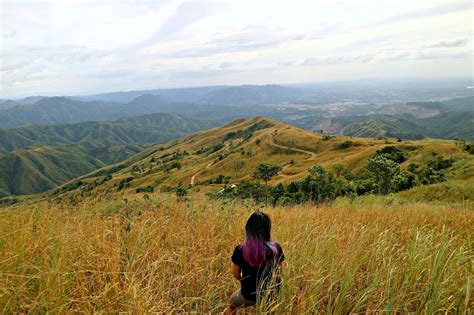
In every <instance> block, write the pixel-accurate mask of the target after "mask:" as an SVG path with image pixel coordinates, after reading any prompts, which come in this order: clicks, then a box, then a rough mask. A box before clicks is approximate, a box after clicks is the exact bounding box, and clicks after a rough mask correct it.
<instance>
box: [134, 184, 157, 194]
mask: <svg viewBox="0 0 474 315" xmlns="http://www.w3.org/2000/svg"><path fill="white" fill-rule="evenodd" d="M154 190H155V189H154V188H153V186H150V185H148V186H144V187H138V188H137V189H135V192H136V193H141V192H153V191H154Z"/></svg>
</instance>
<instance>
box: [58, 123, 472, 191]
mask: <svg viewBox="0 0 474 315" xmlns="http://www.w3.org/2000/svg"><path fill="white" fill-rule="evenodd" d="M386 147H388V149H386V150H388V151H387V152H391V151H390V150H392V151H395V152H403V159H402V160H400V161H399V163H400V167H401V169H402V170H407V169H409V168H413V167H414V166H413V165H415V166H416V167H422V166H424V165H434V166H433V167H435V168H436V167H437V166H436V165H437V164H436V163H441V162H442V163H447V164H446V165H447V166H443V167H445V168H446V167H447V170H446V171H443V172H444V175H443V176H446V180H447V182H446V183H444V184H443V185H448V186H449V185H451V183H454V182H456V181H459V180H462V181H463V182H464V183H466V187H472V179H473V177H474V163H473V162H474V156H473V155H472V154H469V153H468V152H466V151H465V150H463V148H462V147H459V145H458V144H457V143H456V142H455V141H451V140H434V139H424V140H416V141H413V140H408V141H407V140H406V141H401V142H399V141H397V139H394V138H386V139H374V138H355V137H347V136H336V137H335V136H326V135H321V134H316V133H313V132H310V131H307V130H303V129H299V128H296V127H294V126H291V125H287V124H284V123H282V122H279V121H275V120H271V119H268V118H264V117H261V116H258V117H255V118H252V119H239V120H235V121H233V122H231V123H228V124H226V125H223V126H221V127H219V128H214V129H212V130H208V131H202V132H198V133H195V134H192V135H189V136H186V137H184V138H181V139H178V140H175V141H173V142H170V143H168V144H166V145H157V146H151V147H149V148H147V149H146V150H144V151H142V152H140V153H139V154H137V155H135V156H133V157H131V158H129V159H127V160H125V161H123V162H121V163H118V164H115V165H113V166H108V167H105V168H103V169H100V170H98V171H95V172H93V173H91V174H88V175H85V176H83V177H81V178H80V179H76V180H75V181H73V182H70V183H68V184H66V185H64V186H62V188H59V189H58V190H57V191H56V193H55V194H62V192H65V191H67V192H68V193H67V194H72V195H74V194H75V193H76V192H77V193H79V194H80V195H81V196H90V195H99V196H100V195H101V194H102V193H106V194H114V193H118V194H135V193H137V192H138V193H139V192H153V191H154V192H174V191H176V189H177V187H179V186H183V187H188V188H189V189H190V194H193V195H194V194H196V195H202V194H203V193H211V192H216V191H218V190H220V189H222V188H223V187H225V185H226V184H227V185H230V184H233V183H235V184H240V183H244V182H248V181H252V180H254V178H253V174H254V171H255V169H256V167H257V166H258V165H259V164H260V163H262V162H266V163H272V164H276V165H279V166H280V167H281V172H280V173H279V174H278V175H277V176H275V177H274V178H272V180H271V181H270V184H271V185H277V184H280V183H282V184H285V185H289V184H291V183H293V182H295V181H299V180H303V179H304V178H306V176H307V175H308V169H309V168H311V167H312V166H315V165H320V166H322V167H324V168H326V169H328V170H332V169H333V167H334V165H335V164H342V165H344V169H345V171H347V172H348V173H351V174H353V176H359V177H360V178H363V176H364V175H363V174H364V167H365V166H364V165H365V163H366V161H367V160H368V159H369V158H372V157H374V156H375V155H376V154H378V152H380V151H383V150H385V148H386ZM437 161H438V162H437ZM443 161H444V162H443ZM433 163H434V164H433ZM411 164H413V165H411ZM450 165H452V168H450V167H451V166H450ZM430 167H431V166H430ZM420 170H421V168H420ZM429 172H431V170H429ZM427 174H428V173H427ZM430 174H431V173H430ZM430 174H428V175H426V176H432V174H431V175H430ZM106 176H111V179H110V180H108V181H107V182H103V179H104V178H105V177H106ZM351 176H352V175H351ZM361 176H362V177H361ZM420 176H425V175H423V174H421V175H420ZM78 180H80V183H81V185H79V186H78V185H77V184H75V183H78ZM352 180H354V178H352V179H350V181H352ZM97 183H100V184H99V185H98V184H97ZM453 185H454V184H453ZM453 187H458V188H459V187H460V186H459V185H457V186H456V185H455V186H453ZM466 187H465V188H462V189H464V190H465V189H470V188H466ZM458 188H456V189H453V190H452V191H450V194H455V193H456V191H457V189H458ZM412 189H418V188H417V187H415V188H412ZM464 190H463V191H464ZM418 191H422V190H421V189H419V190H418ZM465 193H466V192H465V191H464V192H463V193H462V194H461V195H463V196H464V194H465ZM443 198H448V197H446V196H445V197H443ZM456 198H457V197H456ZM456 198H454V197H453V199H456ZM463 198H464V197H463ZM456 200H457V199H456Z"/></svg>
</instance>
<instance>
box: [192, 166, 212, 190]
mask: <svg viewBox="0 0 474 315" xmlns="http://www.w3.org/2000/svg"><path fill="white" fill-rule="evenodd" d="M212 163H214V162H209V163H208V164H207V165H206V167H205V168H203V169H202V170H199V171H198V172H197V173H196V174H194V175H193V176H192V177H191V187H192V186H194V180H195V179H196V176H197V175H198V174H199V173H201V172H202V171H204V170H205V169H208V168H209V167H210V166H211V165H212Z"/></svg>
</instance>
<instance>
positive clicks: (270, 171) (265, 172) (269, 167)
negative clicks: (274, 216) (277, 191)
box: [253, 163, 281, 205]
mask: <svg viewBox="0 0 474 315" xmlns="http://www.w3.org/2000/svg"><path fill="white" fill-rule="evenodd" d="M280 172H281V166H280V165H275V164H269V163H261V164H259V165H258V166H257V168H256V170H255V172H254V173H253V177H254V178H256V179H261V180H263V181H264V182H265V205H266V204H267V203H268V182H269V181H270V180H271V179H272V178H273V177H274V176H276V175H277V174H278V173H280Z"/></svg>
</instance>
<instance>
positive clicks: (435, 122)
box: [292, 103, 474, 141]
mask: <svg viewBox="0 0 474 315" xmlns="http://www.w3.org/2000/svg"><path fill="white" fill-rule="evenodd" d="M412 104H418V106H422V105H423V106H428V107H429V108H436V106H438V104H440V103H412ZM292 123H294V124H295V125H297V126H299V127H302V128H305V129H309V130H323V131H324V132H325V133H337V134H343V135H347V136H353V137H363V138H379V137H395V138H402V139H411V140H419V139H423V138H436V139H464V140H468V141H473V140H474V111H472V110H470V111H442V112H441V113H440V114H438V115H436V116H433V117H427V118H416V117H414V116H410V115H380V114H372V115H360V116H339V117H331V118H328V117H323V116H308V117H304V118H300V119H297V120H295V121H292Z"/></svg>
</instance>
